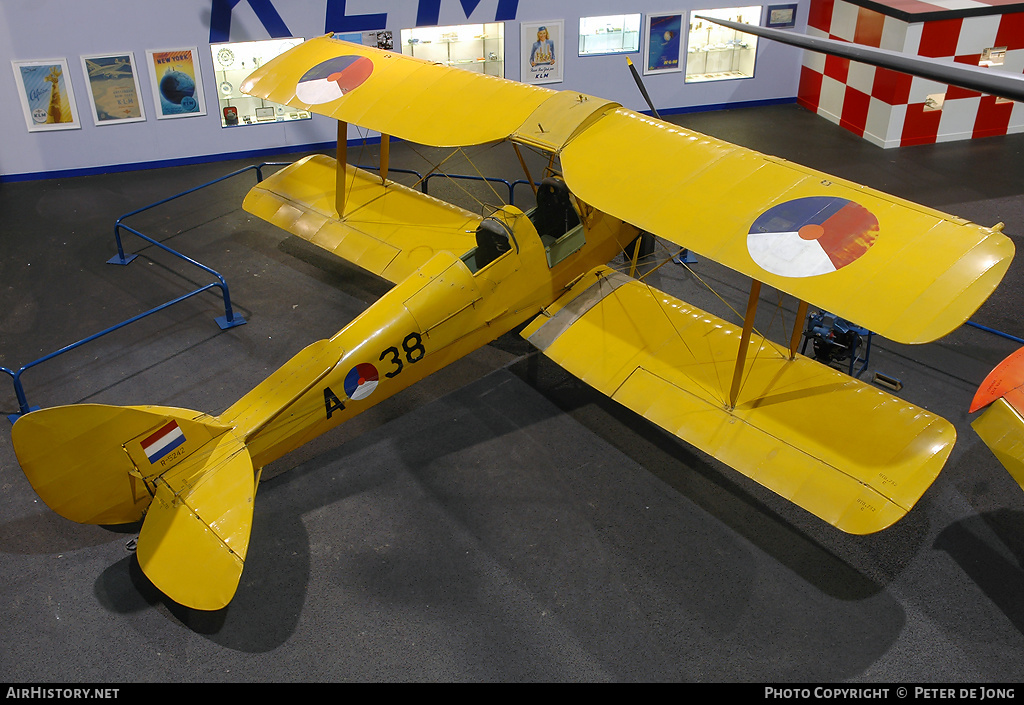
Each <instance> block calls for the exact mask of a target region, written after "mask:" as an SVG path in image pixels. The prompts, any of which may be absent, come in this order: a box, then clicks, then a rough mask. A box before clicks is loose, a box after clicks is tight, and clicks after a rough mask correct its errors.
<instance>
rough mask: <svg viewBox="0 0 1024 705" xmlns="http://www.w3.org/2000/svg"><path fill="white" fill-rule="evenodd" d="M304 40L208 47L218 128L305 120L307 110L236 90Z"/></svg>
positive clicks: (291, 39) (307, 117) (233, 43)
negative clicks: (214, 81) (211, 65)
mask: <svg viewBox="0 0 1024 705" xmlns="http://www.w3.org/2000/svg"><path fill="white" fill-rule="evenodd" d="M303 41H304V40H303V39H302V38H301V37H289V38H286V39H266V40H262V41H253V42H231V43H225V44H211V45H210V51H211V52H212V53H213V67H214V70H215V71H214V74H215V76H216V80H217V98H218V100H219V103H220V110H219V111H218V113H219V115H220V124H221V127H238V126H243V125H258V124H261V123H268V122H284V121H286V120H308V119H310V118H311V117H312V115H311V114H310V112H309V111H308V110H297V109H295V108H290V107H288V106H286V105H279V104H277V103H271V102H270V101H269V100H263V99H262V98H254V97H253V96H249V95H245V94H243V93H242V92H241V91H240V90H239V88H240V86H241V85H242V82H243V81H244V80H245V79H246V78H248V76H249V74H251V73H252V72H253V71H255V70H256V69H258V68H259V67H260V66H262V65H263V64H264V63H265V62H267V61H270V60H271V59H273V58H274V57H275V56H277V55H278V54H281V53H284V52H285V51H287V50H288V49H291V48H292V47H294V46H298V45H299V44H301V43H302V42H303Z"/></svg>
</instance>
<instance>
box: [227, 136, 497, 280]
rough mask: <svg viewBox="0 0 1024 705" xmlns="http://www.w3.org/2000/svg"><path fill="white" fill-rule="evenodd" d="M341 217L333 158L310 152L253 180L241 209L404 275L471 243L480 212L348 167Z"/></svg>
mask: <svg viewBox="0 0 1024 705" xmlns="http://www.w3.org/2000/svg"><path fill="white" fill-rule="evenodd" d="M346 167H347V172H346V184H345V188H346V193H347V196H346V206H345V217H344V219H338V215H337V212H336V211H335V191H336V188H337V187H336V179H335V174H336V170H337V161H336V160H334V159H332V158H331V157H327V156H324V155H312V156H310V157H306V158H304V159H301V160H299V161H297V162H295V163H294V164H291V165H289V166H287V167H285V168H284V169H281V170H280V171H278V172H277V173H276V174H274V175H272V176H270V177H268V178H266V179H264V180H263V181H261V182H260V183H259V184H257V185H256V186H255V187H254V188H253V189H252V190H251V191H249V193H248V195H246V197H245V200H244V201H243V203H242V207H243V208H244V209H245V210H247V211H248V212H250V213H252V214H253V215H256V216H259V217H260V218H263V219H264V220H266V221H268V222H270V223H273V224H274V225H276V226H278V227H280V228H283V229H284V230H287V231H288V232H290V233H292V234H294V235H298V236H299V237H301V238H303V239H305V240H308V241H310V242H312V243H313V244H315V245H319V246H320V247H322V248H324V249H325V250H327V251H329V252H333V253H334V254H336V255H338V256H339V257H341V258H343V259H346V260H348V261H350V262H352V263H353V264H357V265H359V266H360V267H363V268H364V269H366V270H368V271H370V272H373V273H374V274H377V275H378V276H381V277H384V278H385V279H387V280H388V281H390V282H392V283H397V282H400V281H402V280H403V279H405V277H407V276H408V275H409V274H411V273H412V272H414V271H416V268H417V267H419V266H420V265H422V264H423V263H424V262H426V261H427V260H429V259H430V258H431V257H432V256H433V255H434V254H435V253H436V252H438V251H441V250H447V251H450V252H453V253H454V254H456V255H461V254H462V253H464V252H466V251H467V250H469V249H470V248H471V247H473V246H474V245H475V244H476V240H475V237H474V234H473V233H474V231H475V230H476V226H477V224H478V223H479V222H480V220H481V219H480V216H477V215H474V214H473V213H470V212H469V211H466V210H463V209H461V208H458V207H456V206H453V205H451V204H449V203H445V202H444V201H441V200H438V199H436V198H433V197H431V196H428V195H426V194H424V193H421V192H420V191H417V190H415V189H412V188H409V187H407V186H403V185H401V184H398V183H394V182H390V181H389V182H388V185H387V188H383V187H382V185H381V179H380V177H379V176H377V175H376V174H371V173H369V172H367V171H364V170H362V169H357V168H355V167H353V166H351V165H346Z"/></svg>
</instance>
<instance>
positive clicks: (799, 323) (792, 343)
mask: <svg viewBox="0 0 1024 705" xmlns="http://www.w3.org/2000/svg"><path fill="white" fill-rule="evenodd" d="M805 320H807V302H806V301H803V300H801V301H800V305H799V306H798V307H797V309H796V320H795V321H793V335H792V337H790V339H789V359H790V360H792V359H793V358H794V357H796V348H797V346H798V345H799V344H800V338H801V334H802V333H803V332H804V321H805Z"/></svg>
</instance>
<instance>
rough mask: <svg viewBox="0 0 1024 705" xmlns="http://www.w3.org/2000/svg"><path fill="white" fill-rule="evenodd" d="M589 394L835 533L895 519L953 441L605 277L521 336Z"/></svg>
mask: <svg viewBox="0 0 1024 705" xmlns="http://www.w3.org/2000/svg"><path fill="white" fill-rule="evenodd" d="M523 336H524V337H526V338H528V339H529V340H530V341H531V342H533V343H534V344H535V345H536V346H537V347H538V348H540V349H541V350H542V351H543V352H544V353H545V355H547V356H548V357H549V358H551V359H552V360H554V361H555V362H557V363H559V364H560V365H561V366H563V367H564V368H565V369H566V370H568V371H569V372H572V373H573V374H574V375H576V376H577V377H579V378H580V379H582V380H583V381H584V382H586V383H588V384H589V385H591V386H592V387H594V388H595V389H597V390H599V391H601V392H603V393H604V394H606V395H608V396H609V397H610V398H612V399H614V400H616V401H618V402H620V403H622V404H623V405H625V406H626V407H628V408H630V409H632V410H634V411H636V412H637V413H639V414H640V415H642V416H644V417H645V418H647V419H648V420H650V421H652V422H654V423H655V424H657V425H658V426H660V427H662V428H663V429H665V430H667V431H668V432H670V433H672V434H674V435H676V436H678V437H679V438H681V439H683V440H685V441H686V442H688V443H690V444H692V445H694V446H696V447H697V448H699V449H701V450H703V451H704V452H706V453H708V454H710V455H712V456H714V457H715V458H717V459H719V460H721V461H722V462H724V463H726V464H728V465H729V466H731V467H732V468H734V469H735V470H737V471H739V472H741V473H742V474H744V475H746V476H748V477H750V478H751V479H753V480H755V481H757V482H758V483H760V484H761V485H763V486H765V487H767V488H769V489H771V490H772V491H774V492H776V493H778V494H779V495H781V496H782V497H785V498H786V499H788V500H790V501H792V502H793V503H795V504H797V505H798V506H800V507H803V508H804V509H806V510H807V511H809V512H811V513H813V514H815V515H816V516H818V517H820V518H821V519H823V520H824V521H826V522H828V523H830V524H832V525H834V526H836V527H837V528H839V529H841V530H843V531H846V532H848V533H853V534H867V533H872V532H875V531H879V530H881V529H884V528H886V527H887V526H889V525H891V524H892V523H894V522H895V521H897V520H898V519H900V518H901V517H903V516H904V515H905V514H906V513H907V512H908V511H909V510H910V509H911V508H912V507H913V506H914V504H915V503H916V502H917V501H918V499H920V497H921V495H922V494H923V493H924V491H925V490H926V489H927V488H928V487H929V486H930V485H931V483H932V482H933V481H934V480H935V478H936V477H937V476H938V473H939V471H940V470H941V469H942V466H943V464H944V463H945V461H946V458H947V457H948V456H949V453H950V451H951V450H952V448H953V444H954V442H955V440H956V431H955V429H954V428H953V426H952V425H951V424H950V423H949V422H947V421H946V420H945V419H942V418H941V417H938V416H936V415H934V414H932V413H929V412H927V411H925V410H924V409H921V408H918V407H916V406H914V405H912V404H909V403H907V402H905V401H903V400H901V399H898V398H896V397H894V396H892V395H889V394H887V393H885V392H883V391H881V390H878V389H876V388H874V387H872V386H870V385H868V384H866V383H863V382H860V381H858V380H856V379H854V378H852V377H849V376H848V375H845V374H843V373H842V372H839V371H838V370H834V369H832V368H830V367H827V366H825V365H822V364H820V363H818V362H815V361H814V360H811V359H809V358H806V357H803V356H802V355H796V356H795V357H793V358H792V359H790V355H789V351H788V349H786V348H783V347H781V346H777V345H775V344H773V343H771V342H769V341H762V342H759V341H751V343H750V349H749V350H748V351H747V363H746V367H745V369H744V375H745V379H744V381H743V386H742V388H741V390H740V392H739V396H738V397H737V398H736V403H735V405H734V406H732V405H730V404H729V401H728V400H729V398H730V386H731V382H732V378H733V370H734V368H735V365H736V359H737V356H738V346H739V342H740V331H739V329H738V328H737V327H735V326H732V325H730V324H728V323H726V322H725V321H723V320H721V319H718V318H716V317H715V316H712V315H711V314H708V313H705V312H704V311H701V310H699V309H697V308H694V307H692V306H690V305H688V304H686V303H684V302H682V301H679V300H678V299H675V298H672V297H671V296H669V295H667V294H665V293H663V292H660V291H658V290H656V289H653V288H651V287H650V286H648V285H646V284H644V283H642V282H639V281H637V280H635V279H631V278H629V277H626V276H625V275H622V274H617V273H613V272H612V271H611V270H609V269H607V268H603V267H602V268H598V269H597V270H594V271H592V272H591V273H589V274H588V275H587V276H586V277H584V278H583V279H582V280H581V281H580V282H579V283H578V284H576V286H574V287H573V289H572V290H571V291H570V292H569V294H568V295H567V296H566V297H565V298H564V299H563V300H562V301H560V302H559V303H558V304H556V305H555V306H552V307H551V308H550V309H548V310H547V311H546V312H545V313H544V314H542V315H541V316H538V317H537V319H535V320H534V322H533V323H532V324H531V325H530V326H528V327H527V328H526V329H525V330H524V331H523Z"/></svg>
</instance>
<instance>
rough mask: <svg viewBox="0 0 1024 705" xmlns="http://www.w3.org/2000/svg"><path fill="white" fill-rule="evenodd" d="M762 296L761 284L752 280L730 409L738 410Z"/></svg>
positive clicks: (737, 356)
mask: <svg viewBox="0 0 1024 705" xmlns="http://www.w3.org/2000/svg"><path fill="white" fill-rule="evenodd" d="M760 295H761V282H759V281H758V280H757V279H752V280H751V282H750V297H749V298H748V299H747V315H746V316H745V317H744V319H743V334H742V335H741V336H740V349H739V352H737V353H736V370H735V371H734V372H733V374H732V389H731V390H730V392H729V408H730V409H735V408H736V397H737V396H739V393H740V380H742V379H743V365H744V363H745V362H746V360H747V347H748V346H749V345H750V333H751V331H753V330H754V314H756V313H757V300H758V297H759V296H760Z"/></svg>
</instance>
